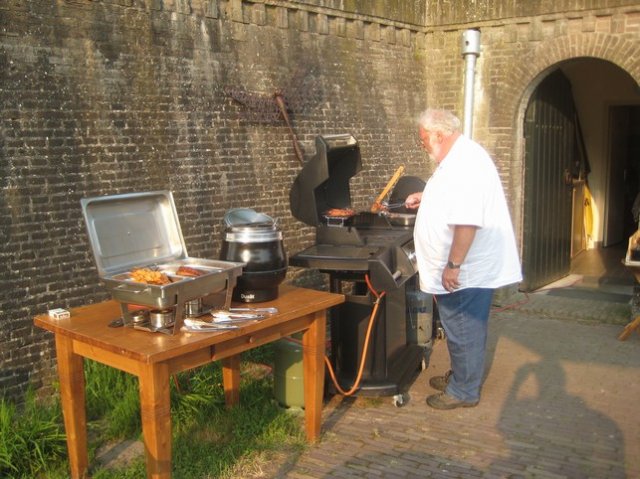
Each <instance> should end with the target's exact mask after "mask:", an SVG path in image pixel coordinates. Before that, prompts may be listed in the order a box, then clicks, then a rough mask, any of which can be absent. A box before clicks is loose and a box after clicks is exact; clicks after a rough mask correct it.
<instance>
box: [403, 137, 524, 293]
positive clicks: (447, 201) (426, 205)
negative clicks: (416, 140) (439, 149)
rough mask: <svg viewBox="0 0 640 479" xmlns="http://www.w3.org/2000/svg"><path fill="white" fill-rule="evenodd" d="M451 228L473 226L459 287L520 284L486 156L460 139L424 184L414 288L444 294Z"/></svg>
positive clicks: (502, 202) (496, 180)
mask: <svg viewBox="0 0 640 479" xmlns="http://www.w3.org/2000/svg"><path fill="white" fill-rule="evenodd" d="M454 225H473V226H477V227H478V229H477V230H476V235H475V238H474V240H473V243H472V244H471V248H470V249H469V252H468V253H467V256H466V258H465V260H464V263H463V264H462V266H461V267H460V275H459V281H460V288H459V289H463V288H499V287H501V286H506V285H508V284H513V283H518V282H520V281H522V272H521V266H520V259H519V256H518V249H517V246H516V240H515V235H514V232H513V226H512V223H511V217H510V215H509V209H508V207H507V201H506V199H505V196H504V191H503V188H502V183H501V182H500V177H499V175H498V171H497V170H496V167H495V165H494V163H493V161H492V160H491V158H490V157H489V154H488V153H487V152H486V151H485V150H484V148H482V147H481V146H480V145H479V144H478V143H476V142H474V141H472V140H470V139H469V138H467V137H465V136H463V135H461V136H459V137H458V139H457V140H456V141H455V143H454V144H453V146H452V148H451V150H450V151H449V153H448V154H447V156H446V157H445V158H444V159H443V160H442V161H441V162H440V164H439V165H438V168H437V169H436V171H435V172H434V173H433V175H432V176H431V178H429V180H428V181H427V184H426V186H425V189H424V192H423V194H422V200H421V202H420V207H419V209H418V213H417V216H416V223H415V227H414V233H413V235H414V243H415V248H416V258H417V261H418V271H419V275H420V289H422V290H423V291H425V292H427V293H432V294H446V293H448V291H447V290H446V289H444V287H443V286H442V272H443V270H444V267H445V265H446V264H447V260H448V259H449V250H450V249H451V243H452V241H453V226H454Z"/></svg>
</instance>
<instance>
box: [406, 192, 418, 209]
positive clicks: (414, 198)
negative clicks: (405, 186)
mask: <svg viewBox="0 0 640 479" xmlns="http://www.w3.org/2000/svg"><path fill="white" fill-rule="evenodd" d="M420 201H422V191H418V192H417V193H411V194H410V195H409V196H407V199H406V200H404V207H405V208H407V209H410V210H415V209H416V208H418V206H420Z"/></svg>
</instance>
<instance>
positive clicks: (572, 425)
mask: <svg viewBox="0 0 640 479" xmlns="http://www.w3.org/2000/svg"><path fill="white" fill-rule="evenodd" d="M603 299H606V298H603V297H601V296H600V297H596V296H595V295H594V296H592V297H590V296H589V295H588V294H585V295H584V296H582V297H580V295H577V296H576V295H575V294H568V295H567V294H564V295H562V294H560V295H558V294H555V295H554V294H535V295H528V296H526V295H521V296H519V297H518V298H517V300H516V301H514V302H513V303H512V305H513V304H515V305H517V306H516V307H513V308H509V309H504V310H501V311H498V310H496V311H494V313H493V314H492V317H491V321H490V336H489V344H488V355H487V367H486V371H487V372H486V380H485V383H484V386H483V390H482V398H481V401H480V404H479V405H478V406H477V407H475V408H464V409H456V410H452V411H437V410H434V409H431V408H430V407H429V406H427V404H426V403H425V398H426V396H427V395H429V394H433V393H434V392H435V391H434V390H433V389H432V388H431V387H430V386H429V385H428V380H429V378H430V377H431V376H434V375H439V374H443V373H444V372H445V371H446V370H447V369H448V368H449V361H448V355H447V351H446V343H445V342H444V341H437V342H436V343H435V345H434V348H433V353H432V355H431V359H430V363H429V366H428V368H427V369H425V370H424V371H422V372H421V373H420V375H419V376H418V378H417V379H416V381H415V382H414V383H413V384H412V386H411V388H410V390H409V394H410V397H411V399H410V401H409V403H408V404H407V405H405V406H403V407H396V406H394V404H393V402H392V400H391V398H364V397H362V398H344V397H334V398H332V399H331V400H330V401H329V402H328V404H327V406H326V408H325V411H324V422H323V431H324V433H323V436H322V439H321V441H320V442H319V443H317V444H316V445H313V446H311V447H309V448H308V449H307V450H306V451H305V452H304V453H303V454H302V455H301V456H300V457H299V458H298V459H297V460H296V461H295V462H294V463H293V464H288V465H287V466H282V468H281V469H280V470H278V471H274V472H272V474H271V475H270V476H269V477H287V478H295V479H316V478H318V479H319V478H323V479H329V478H421V477H430V478H534V477H535V478H599V479H606V478H637V477H640V420H639V419H638V414H637V411H638V398H640V335H638V334H633V335H632V336H631V337H630V338H629V339H628V340H626V341H624V342H623V341H619V340H618V339H617V335H618V334H619V332H620V331H621V324H626V322H627V321H628V320H629V305H628V304H626V303H625V302H624V301H620V300H619V298H612V297H610V298H608V299H609V300H608V301H607V300H603Z"/></svg>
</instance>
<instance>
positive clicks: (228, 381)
mask: <svg viewBox="0 0 640 479" xmlns="http://www.w3.org/2000/svg"><path fill="white" fill-rule="evenodd" d="M222 384H223V387H224V402H225V404H226V406H227V407H232V406H235V405H236V404H238V403H239V402H240V355H239V354H236V355H235V356H229V357H228V358H225V359H223V360H222Z"/></svg>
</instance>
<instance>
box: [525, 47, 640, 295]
mask: <svg viewBox="0 0 640 479" xmlns="http://www.w3.org/2000/svg"><path fill="white" fill-rule="evenodd" d="M554 72H555V73H559V72H561V73H562V74H563V76H565V77H566V78H567V79H568V81H569V83H570V88H571V95H572V98H573V100H574V103H575V109H576V113H577V114H576V122H575V125H576V128H577V130H576V131H577V132H580V131H581V132H582V135H576V143H575V145H574V148H573V150H572V151H571V152H570V153H568V154H570V155H572V156H573V157H572V158H571V159H565V160H566V161H568V162H569V163H570V164H571V163H573V164H576V163H580V162H582V166H581V167H577V168H573V169H572V168H569V170H570V172H571V177H572V178H571V180H572V181H571V182H569V183H572V191H571V195H572V202H573V204H572V207H571V208H572V218H571V219H566V218H565V221H567V228H569V229H570V233H569V235H568V236H567V235H566V234H564V233H566V231H567V229H566V228H565V229H564V230H563V233H562V234H560V233H559V232H558V231H557V230H556V231H544V233H545V234H547V235H549V234H550V233H552V234H553V235H554V238H552V239H553V241H547V244H546V245H539V246H540V247H541V253H540V252H538V254H537V255H536V254H533V255H532V254H530V253H531V245H532V244H536V240H537V238H536V234H537V235H538V236H539V235H540V225H537V230H536V231H531V224H532V223H531V215H532V214H534V215H535V214H537V213H538V212H537V211H536V209H535V207H532V205H531V198H535V196H536V195H535V192H532V191H530V188H532V187H534V186H532V184H531V182H527V173H528V170H527V168H528V167H527V164H526V162H527V160H526V158H525V160H524V161H523V165H524V166H525V171H524V175H523V177H524V184H525V191H524V192H523V198H524V199H523V208H522V211H523V221H522V224H523V231H522V241H523V268H524V275H525V281H524V282H523V289H525V290H532V289H535V288H537V287H540V286H542V285H544V284H546V283H549V282H551V281H553V280H555V279H558V278H560V277H562V276H563V275H566V274H568V273H569V269H570V268H569V265H570V261H571V259H572V258H575V257H576V255H578V254H579V253H580V252H581V251H582V250H584V249H594V248H602V247H610V246H615V245H620V244H623V246H624V243H626V239H627V238H628V236H629V234H630V233H631V232H633V230H634V229H635V228H636V227H637V224H636V223H635V222H634V219H633V216H632V213H631V207H632V205H633V201H634V199H635V197H636V195H637V194H638V192H639V191H640V154H639V153H640V146H639V145H640V96H639V95H638V85H637V83H636V82H635V80H634V79H633V78H632V77H631V76H630V75H629V73H627V72H626V71H625V70H623V69H622V68H621V67H619V66H617V65H615V64H613V63H611V62H609V61H605V60H601V59H595V58H588V57H582V58H574V59H570V60H565V61H562V62H559V63H557V64H555V65H553V66H552V67H550V68H549V69H547V70H546V71H545V72H544V73H543V74H541V75H540V76H538V78H537V79H536V80H535V81H533V82H532V84H533V85H534V86H533V87H532V85H530V86H529V89H530V90H531V92H532V93H531V95H530V96H529V98H528V100H527V104H526V107H525V108H524V110H523V111H525V112H526V111H527V109H529V108H530V106H531V102H532V101H533V99H535V98H536V97H537V95H538V93H539V91H538V89H539V88H540V87H541V85H542V84H543V83H544V82H545V79H547V78H549V77H550V76H551V75H553V74H554ZM522 121H523V123H522V125H523V126H522V131H523V132H525V130H526V116H525V115H524V114H523V120H522ZM524 136H525V137H526V135H524ZM524 143H525V147H524V148H523V155H524V156H525V157H526V156H527V155H530V154H531V148H532V145H530V144H528V143H529V142H528V140H525V142H524ZM537 147H538V148H547V147H548V145H547V146H545V145H537ZM581 153H582V156H583V157H584V158H580V156H581ZM529 166H530V165H529ZM557 166H558V167H559V166H560V165H557ZM562 167H563V169H564V168H566V165H563V166H562ZM582 173H584V177H582ZM576 180H584V181H583V182H581V181H576ZM536 187H538V188H539V187H540V186H539V185H538V186H536ZM583 187H586V188H587V189H586V191H587V195H588V194H589V192H590V193H591V195H592V198H591V206H592V214H593V216H592V222H591V225H590V228H589V226H587V228H589V230H587V229H585V225H584V222H583V218H584V214H583V210H582V208H583V206H584V199H585V198H584V196H583V190H582V188H583ZM554 188H555V189H553V190H552V191H554V192H555V194H560V190H561V189H562V188H566V186H565V185H561V184H560V182H558V183H556V184H555V185H554ZM537 193H539V194H551V193H550V192H549V191H547V192H540V191H538V192H537ZM528 201H529V202H528ZM560 236H561V237H560ZM550 245H551V246H550ZM540 254H542V255H543V256H545V255H546V259H545V257H543V258H541V257H540V256H539V255H540ZM558 255H560V256H558ZM549 258H551V260H550V259H549ZM539 261H543V262H544V261H547V264H546V266H545V265H544V264H543V267H542V269H543V273H544V274H542V275H541V274H540V264H538V262H539ZM549 262H551V263H552V265H553V268H551V270H552V271H551V273H550V274H549V275H547V276H546V277H545V274H546V273H547V271H546V270H545V267H547V266H548V263H549ZM558 264H559V265H560V267H559V268H556V266H557V265H558ZM554 268H555V269H554Z"/></svg>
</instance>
